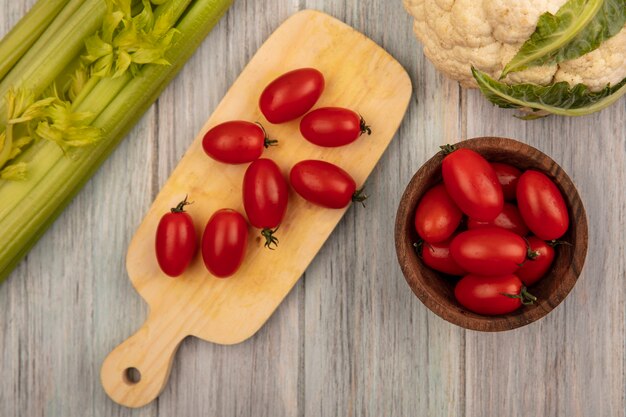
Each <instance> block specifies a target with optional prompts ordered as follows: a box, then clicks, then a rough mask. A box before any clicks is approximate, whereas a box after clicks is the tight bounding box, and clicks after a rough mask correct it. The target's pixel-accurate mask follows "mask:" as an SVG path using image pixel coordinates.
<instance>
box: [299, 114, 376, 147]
mask: <svg viewBox="0 0 626 417" xmlns="http://www.w3.org/2000/svg"><path fill="white" fill-rule="evenodd" d="M300 133H302V136H303V137H304V138H305V139H306V140H308V141H309V142H311V143H314V144H315V145H318V146H325V147H331V148H332V147H337V146H344V145H347V144H349V143H352V142H354V141H355V140H357V139H358V138H359V136H361V135H362V134H363V133H367V134H368V135H371V134H372V130H371V129H370V127H369V126H368V125H367V124H366V123H365V120H363V118H362V117H361V116H359V114H358V113H356V112H354V111H352V110H350V109H344V108H342V107H322V108H319V109H315V110H313V111H311V112H309V113H307V115H306V116H304V117H303V118H302V120H300Z"/></svg>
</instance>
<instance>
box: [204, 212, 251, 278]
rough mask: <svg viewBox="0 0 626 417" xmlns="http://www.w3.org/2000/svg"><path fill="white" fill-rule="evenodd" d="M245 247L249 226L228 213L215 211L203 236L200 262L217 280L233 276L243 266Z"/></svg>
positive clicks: (239, 218) (240, 217) (239, 216)
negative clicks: (201, 261) (201, 260)
mask: <svg viewBox="0 0 626 417" xmlns="http://www.w3.org/2000/svg"><path fill="white" fill-rule="evenodd" d="M247 246H248V223H247V222H246V219H244V218H243V216H242V215H241V214H239V212H237V211H235V210H231V209H221V210H218V211H216V212H215V213H214V214H213V215H212V216H211V218H210V219H209V221H208V223H207V225H206V227H205V229H204V234H203V235H202V259H203V260H204V265H205V266H206V267H207V269H208V270H209V272H210V273H211V274H213V275H214V276H216V277H218V278H226V277H229V276H231V275H233V274H234V273H235V272H237V270H238V269H239V267H240V266H241V263H242V262H243V258H244V257H245V255H246V247H247Z"/></svg>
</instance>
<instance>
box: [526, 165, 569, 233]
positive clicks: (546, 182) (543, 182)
mask: <svg viewBox="0 0 626 417" xmlns="http://www.w3.org/2000/svg"><path fill="white" fill-rule="evenodd" d="M517 205H518V207H519V211H520V213H521V214H522V218H523V219H524V221H525V222H526V224H527V225H528V228H529V229H530V231H531V232H533V233H534V234H535V235H537V237H539V238H541V239H543V240H554V239H558V238H560V237H561V236H563V235H564V234H565V232H566V231H567V228H568V225H569V215H568V213H567V206H566V205H565V200H564V199H563V196H562V195H561V192H560V191H559V189H558V188H557V186H556V185H555V184H554V183H553V182H552V181H551V180H550V178H548V176H547V175H545V174H542V173H541V172H538V171H533V170H528V171H526V172H524V173H523V174H522V176H521V177H520V179H519V184H518V185H517Z"/></svg>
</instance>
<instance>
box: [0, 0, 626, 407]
mask: <svg viewBox="0 0 626 417" xmlns="http://www.w3.org/2000/svg"><path fill="white" fill-rule="evenodd" d="M32 4H33V0H25V1H23V2H22V1H11V0H0V34H3V33H6V32H7V31H8V29H9V28H10V27H11V26H12V25H13V24H14V23H15V22H16V21H17V20H18V19H19V18H20V17H21V16H22V15H23V14H24V13H25V11H26V9H27V8H28V7H29V6H30V5H32ZM302 8H315V9H319V10H322V11H325V12H327V13H329V14H331V15H333V16H335V17H337V18H339V19H341V20H344V21H345V22H346V23H348V24H350V25H351V26H354V27H355V28H356V29H357V30H360V31H362V32H364V33H365V34H366V35H367V36H369V37H371V38H372V39H374V40H375V41H376V42H377V43H379V44H381V45H382V46H383V47H385V48H386V49H387V50H388V51H389V52H390V53H391V54H392V55H393V56H394V57H395V58H396V59H398V60H399V61H400V63H402V64H403V65H404V66H405V68H406V69H407V70H408V72H409V74H410V75H411V77H412V80H413V86H414V96H413V98H412V102H411V105H410V108H409V112H408V113H407V116H406V117H405V120H404V122H403V124H402V126H401V128H400V131H399V133H398V135H397V137H396V138H395V139H394V141H393V142H392V144H391V146H390V147H389V148H388V150H387V152H386V153H385V155H384V156H383V158H382V159H381V161H380V163H379V164H378V165H377V167H376V169H375V170H374V172H373V173H372V175H371V176H370V178H369V180H368V181H367V183H366V186H367V188H368V191H369V192H370V194H372V197H371V201H370V202H369V203H368V206H367V209H366V210H362V209H361V208H359V207H354V208H351V209H349V210H348V212H347V213H346V215H345V217H344V218H343V220H342V221H341V222H340V223H339V225H338V226H337V228H336V229H335V231H334V232H333V234H332V236H331V238H330V239H329V240H328V241H327V243H326V244H325V246H324V247H323V248H322V250H321V252H320V253H319V254H318V256H317V257H316V258H315V260H314V261H313V262H312V264H311V265H310V267H309V268H308V269H307V271H306V273H305V276H304V279H302V280H300V281H299V283H298V284H296V286H295V287H294V289H293V290H292V291H291V293H290V294H289V295H288V296H287V298H286V299H285V301H284V302H283V303H282V304H281V306H280V307H279V308H278V309H277V311H276V312H275V313H274V314H273V315H272V317H271V318H270V320H269V321H268V322H267V323H266V325H265V326H263V327H262V328H261V330H260V331H259V332H258V333H257V334H256V335H255V336H254V337H252V338H251V339H249V340H248V341H246V342H244V343H241V344H239V345H234V346H219V345H215V344H211V343H206V342H202V341H199V340H197V339H193V338H189V339H186V340H184V341H183V343H182V345H181V347H180V349H179V353H178V355H177V357H176V359H175V364H174V367H173V371H172V375H171V376H170V382H169V383H168V385H167V386H166V388H165V391H164V392H163V393H162V394H161V396H160V397H159V398H158V399H157V400H156V401H155V402H153V403H151V404H150V405H148V406H146V407H143V408H140V409H137V410H131V409H127V408H124V407H120V406H119V405H117V404H115V403H114V402H112V401H111V400H109V399H108V398H107V396H106V394H105V393H104V391H103V390H102V388H101V386H100V382H99V377H98V373H99V367H100V364H101V363H102V360H103V359H104V357H105V356H106V354H107V353H108V352H110V351H111V349H113V348H114V347H115V346H116V345H117V344H119V343H120V342H122V341H123V340H124V339H125V338H126V337H127V336H128V335H129V334H131V333H132V332H133V331H134V330H135V329H137V328H138V327H139V326H140V325H141V323H142V322H143V321H144V320H145V318H146V315H147V308H146V305H145V304H144V302H143V301H142V300H141V299H140V297H138V296H137V295H136V293H135V292H134V290H133V288H132V286H131V285H130V282H129V281H128V279H127V276H126V273H125V269H124V262H123V259H124V256H125V253H126V249H127V247H128V244H129V242H130V238H131V236H132V234H133V233H134V231H135V229H136V228H137V226H138V225H139V223H140V221H141V219H142V218H143V215H144V213H145V212H146V211H147V209H148V207H149V206H150V204H151V202H152V200H153V199H154V197H155V196H156V194H157V192H158V191H159V189H160V188H161V187H162V185H163V184H164V182H165V180H166V179H167V178H168V177H169V175H170V173H171V172H172V170H173V169H174V167H175V166H176V164H177V162H178V160H179V159H180V158H181V157H182V155H183V153H184V152H185V150H186V149H187V148H188V147H189V145H190V143H191V142H192V140H193V138H194V137H195V134H196V133H197V132H198V131H199V130H200V128H201V127H202V126H203V124H204V122H205V121H206V119H207V117H208V116H209V115H210V114H211V113H212V111H213V110H214V109H215V107H216V106H217V104H218V103H219V101H220V100H221V98H222V97H223V96H224V94H225V93H226V90H227V89H228V87H229V86H230V85H231V84H232V83H233V82H234V80H235V79H236V77H237V76H238V75H239V73H240V72H241V70H242V69H243V67H244V66H245V64H246V63H247V62H248V60H249V59H250V58H251V57H252V55H253V54H254V52H255V51H256V50H257V49H258V47H259V46H260V45H261V43H262V42H263V41H264V40H265V39H266V38H267V37H268V36H269V34H270V33H271V32H272V31H273V30H274V29H275V28H276V27H277V26H278V25H279V24H280V23H281V22H282V21H283V20H284V19H286V18H287V17H288V16H290V15H291V14H292V13H294V12H295V11H297V10H299V9H302ZM511 114H512V112H511V111H505V110H501V109H498V108H494V107H493V106H491V105H490V104H489V103H487V102H485V101H484V99H483V98H482V97H481V96H480V94H479V93H478V92H476V91H470V92H467V91H462V90H460V89H459V88H458V86H457V84H456V83H453V82H450V81H448V80H446V79H444V78H443V77H442V76H441V75H440V74H438V73H437V72H436V71H435V70H434V68H433V67H432V65H431V64H430V63H428V62H427V61H426V60H425V58H424V57H423V55H422V54H421V48H420V46H419V45H418V43H417V42H416V41H415V40H414V38H413V36H412V33H411V19H410V17H409V16H408V15H407V14H406V13H405V12H404V10H403V9H402V5H401V2H400V1H399V0H398V1H395V0H394V1H383V0H360V1H357V0H332V1H331V0H265V1H254V0H238V1H236V2H235V3H234V5H233V6H232V8H231V10H230V11H229V12H228V14H227V15H226V16H225V17H224V19H222V21H221V22H220V23H219V25H218V26H217V27H216V28H215V29H214V30H213V32H212V33H211V34H210V35H209V37H208V39H207V41H206V42H205V43H204V44H203V45H202V47H201V48H200V49H199V50H198V52H197V53H196V55H195V56H194V58H192V59H191V60H190V61H189V63H188V64H187V65H186V66H185V68H184V69H183V70H182V72H181V74H180V75H179V77H178V78H177V79H176V80H175V81H174V82H173V83H172V84H171V85H170V86H169V87H168V88H167V89H166V90H165V91H164V93H163V94H162V96H161V98H160V99H159V101H158V102H157V104H156V105H155V106H153V107H152V109H151V110H150V111H149V112H148V113H147V114H146V116H145V117H144V118H143V119H142V121H141V122H140V123H139V125H138V126H137V127H136V128H135V129H134V130H133V132H132V133H131V134H130V135H129V137H127V138H126V139H125V140H124V142H123V143H122V144H121V146H120V147H119V148H118V150H117V151H116V152H115V153H114V154H113V155H112V156H111V158H110V159H109V160H108V161H107V162H106V163H105V164H104V166H103V167H102V169H101V170H100V172H99V173H98V174H97V175H96V176H95V177H94V178H93V179H92V180H91V181H90V182H89V183H88V184H87V186H86V187H85V188H84V189H83V191H82V192H81V193H80V194H79V196H78V197H77V198H76V199H75V200H74V202H73V203H72V204H71V205H70V207H68V209H67V210H66V211H65V212H64V214H63V215H62V216H61V217H60V218H59V220H58V221H57V222H56V223H55V225H54V226H53V227H52V228H51V230H50V231H49V232H48V233H47V234H46V235H45V236H44V237H43V239H42V240H41V241H40V242H39V243H38V245H37V246H36V247H35V248H34V249H33V251H31V253H30V254H29V255H28V258H27V259H26V261H25V262H22V264H21V265H20V266H19V268H18V269H17V270H16V271H15V272H14V273H13V274H12V276H11V277H9V279H8V280H7V281H6V282H5V283H4V284H2V286H0V376H2V378H0V416H3V417H5V416H6V417H18V416H19V417H21V416H46V417H52V416H55V417H56V416H59V417H73V416H81V417H82V416H84V415H92V416H142V417H143V416H151V417H152V416H155V417H156V416H163V417H165V416H180V417H187V416H190V417H191V416H198V415H209V416H268V417H270V416H271V417H277V416H294V417H295V416H298V417H300V416H336V415H342V416H344V415H345V416H359V417H361V416H376V417H379V416H381V415H384V416H406V415H419V416H426V415H427V416H467V417H474V416H476V417H485V416H501V415H502V416H504V415H505V416H511V417H517V416H520V417H521V416H528V415H532V416H567V417H572V416H582V417H587V416H594V417H595V416H600V417H605V416H606V417H609V416H610V417H614V416H617V417H624V416H625V415H626V412H625V393H626V385H625V377H624V372H625V366H626V362H625V361H624V355H625V340H626V334H625V328H624V327H625V326H624V319H625V315H626V309H625V307H624V305H623V304H624V302H625V301H626V289H625V288H624V285H623V282H624V278H625V277H626V262H625V261H624V259H626V246H625V244H624V237H623V230H624V228H625V226H626V196H625V193H624V185H623V184H624V183H626V169H625V167H626V145H625V143H626V101H625V100H623V99H622V101H621V102H619V103H617V104H616V105H615V106H613V107H611V108H609V109H607V110H604V111H603V112H601V113H599V114H595V115H591V116H586V117H583V118H577V119H564V118H548V119H545V120H538V121H534V122H531V123H528V122H523V121H519V120H516V119H514V118H513V117H511ZM484 135H494V136H504V137H513V138H517V139H519V140H521V141H523V142H526V143H528V144H530V145H532V146H534V147H536V148H538V149H540V150H541V151H543V152H545V153H546V154H548V155H549V156H550V157H552V158H553V159H555V160H556V161H557V162H558V163H559V164H560V165H561V166H562V167H563V169H564V170H565V171H566V172H567V173H568V174H569V175H570V177H571V178H572V180H573V181H574V183H575V184H576V186H577V188H578V191H579V193H580V195H581V198H582V199H583V201H584V204H585V208H586V210H587V214H588V219H589V232H590V234H589V251H588V254H587V260H586V262H585V268H584V270H583V273H582V275H581V276H580V278H579V280H578V283H577V284H576V287H575V288H574V290H573V291H572V292H571V293H570V295H569V296H568V298H567V299H566V300H565V301H564V302H563V303H562V304H561V305H560V306H559V307H558V308H556V309H555V310H554V311H553V312H551V313H550V314H549V315H548V316H547V317H545V318H544V319H542V320H540V321H538V322H535V323H533V324H531V325H529V326H526V327H524V328H521V329H518V330H514V331H511V332H505V333H499V334H485V333H478V332H473V331H465V330H462V329H460V328H459V327H457V326H454V325H451V324H449V323H447V322H445V321H444V320H442V319H440V318H439V317H437V316H436V315H435V314H433V313H431V312H430V311H429V310H428V309H427V308H426V307H425V306H424V305H422V304H421V303H420V302H419V300H418V299H417V298H416V297H414V296H413V294H412V293H411V291H410V289H409V287H408V285H407V284H406V282H405V280H404V278H403V276H402V273H401V272H400V269H399V267H398V266H397V262H396V259H395V252H394V248H393V223H394V216H395V211H396V208H397V205H398V202H399V200H400V197H401V195H402V191H403V189H404V187H405V185H406V184H407V183H408V181H409V180H410V178H411V177H412V175H413V174H414V173H415V171H416V170H417V169H418V168H419V167H420V166H421V165H422V164H423V163H424V162H425V161H426V160H428V159H429V158H430V157H431V156H432V155H433V154H434V152H435V151H436V150H437V146H438V145H440V144H444V143H446V142H451V141H457V140H459V139H462V138H466V137H474V136H484Z"/></svg>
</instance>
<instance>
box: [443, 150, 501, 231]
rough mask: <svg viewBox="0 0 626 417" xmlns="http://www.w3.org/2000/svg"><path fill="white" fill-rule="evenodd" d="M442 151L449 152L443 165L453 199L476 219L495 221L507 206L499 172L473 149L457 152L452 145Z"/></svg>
mask: <svg viewBox="0 0 626 417" xmlns="http://www.w3.org/2000/svg"><path fill="white" fill-rule="evenodd" d="M442 148H443V150H444V152H447V153H448V154H447V155H446V157H445V158H444V159H443V162H442V164H441V172H442V174H443V183H444V184H445V186H446V190H448V194H450V197H451V198H452V200H453V201H454V202H455V203H456V205H457V206H459V208H460V209H461V211H462V212H463V213H465V214H467V215H468V216H469V217H471V218H473V219H476V220H481V221H489V220H493V219H495V218H496V217H497V216H498V214H500V212H502V206H503V205H504V196H503V194H502V186H501V185H500V183H499V182H498V177H497V175H496V171H495V170H494V169H493V167H492V166H491V165H490V164H489V162H487V160H486V159H485V158H483V157H482V156H481V155H480V154H479V153H477V152H474V151H472V150H471V149H464V148H461V149H455V148H454V146H450V145H447V146H444V147H442Z"/></svg>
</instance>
